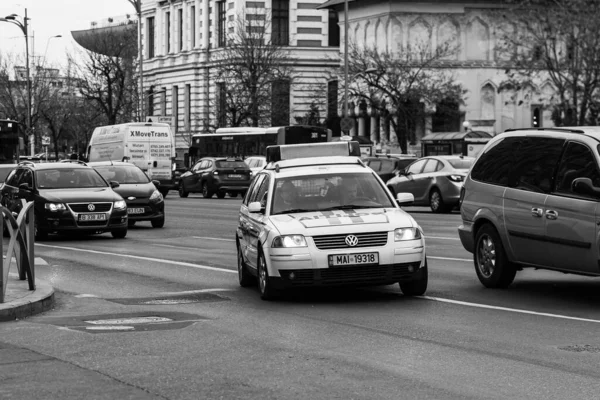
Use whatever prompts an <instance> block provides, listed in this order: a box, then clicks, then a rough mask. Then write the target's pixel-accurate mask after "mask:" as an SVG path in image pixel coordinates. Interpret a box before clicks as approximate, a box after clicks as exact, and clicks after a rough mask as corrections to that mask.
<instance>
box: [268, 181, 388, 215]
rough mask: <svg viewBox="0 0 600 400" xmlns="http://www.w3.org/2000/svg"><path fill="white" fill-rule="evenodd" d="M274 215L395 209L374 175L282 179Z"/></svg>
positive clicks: (275, 195) (276, 182)
mask: <svg viewBox="0 0 600 400" xmlns="http://www.w3.org/2000/svg"><path fill="white" fill-rule="evenodd" d="M272 204H273V205H272V212H271V214H273V215H275V214H286V213H291V212H309V211H331V210H349V209H361V208H382V207H385V208H389V207H396V206H395V204H394V203H393V202H392V199H390V197H389V196H388V195H387V193H386V191H385V188H384V187H383V186H382V185H381V184H380V183H379V181H378V180H377V179H376V178H375V175H374V174H373V173H335V174H315V175H303V176H294V177H290V178H279V179H277V180H276V181H275V190H274V193H273V202H272Z"/></svg>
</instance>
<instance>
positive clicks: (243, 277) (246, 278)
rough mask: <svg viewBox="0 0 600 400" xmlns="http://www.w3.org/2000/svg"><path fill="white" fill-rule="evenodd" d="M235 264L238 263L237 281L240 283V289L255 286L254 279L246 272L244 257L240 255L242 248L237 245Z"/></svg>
mask: <svg viewBox="0 0 600 400" xmlns="http://www.w3.org/2000/svg"><path fill="white" fill-rule="evenodd" d="M237 263H238V280H239V281H240V286H241V287H249V286H252V285H254V284H256V280H255V278H254V277H253V276H252V275H251V274H250V272H249V271H248V266H247V265H246V263H245V262H244V256H243V255H242V248H241V247H240V244H239V243H237Z"/></svg>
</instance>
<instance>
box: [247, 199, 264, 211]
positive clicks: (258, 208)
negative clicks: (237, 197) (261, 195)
mask: <svg viewBox="0 0 600 400" xmlns="http://www.w3.org/2000/svg"><path fill="white" fill-rule="evenodd" d="M264 210H265V208H264V207H263V206H262V205H261V204H260V201H253V202H252V203H250V204H248V212H251V213H259V212H263V211H264Z"/></svg>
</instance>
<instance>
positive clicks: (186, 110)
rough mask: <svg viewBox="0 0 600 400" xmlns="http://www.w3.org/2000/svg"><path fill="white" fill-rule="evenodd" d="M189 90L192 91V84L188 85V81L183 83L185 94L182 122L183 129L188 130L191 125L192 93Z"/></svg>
mask: <svg viewBox="0 0 600 400" xmlns="http://www.w3.org/2000/svg"><path fill="white" fill-rule="evenodd" d="M191 92H192V85H190V84H189V83H188V84H186V85H185V94H184V96H185V99H184V102H185V108H184V111H183V114H184V115H183V123H184V126H185V128H184V129H185V130H186V131H189V130H190V127H191V125H192V107H191V104H192V101H191V95H192V93H191Z"/></svg>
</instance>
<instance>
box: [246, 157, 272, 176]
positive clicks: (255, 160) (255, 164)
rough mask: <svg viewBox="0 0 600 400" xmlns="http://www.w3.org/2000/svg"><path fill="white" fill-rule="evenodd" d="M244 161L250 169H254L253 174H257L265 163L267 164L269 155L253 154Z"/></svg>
mask: <svg viewBox="0 0 600 400" xmlns="http://www.w3.org/2000/svg"><path fill="white" fill-rule="evenodd" d="M244 162H245V163H246V164H248V167H250V170H251V171H252V175H255V174H256V173H258V172H259V171H260V170H262V169H263V168H264V167H265V165H267V157H265V156H251V157H247V158H246V159H245V160H244Z"/></svg>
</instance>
